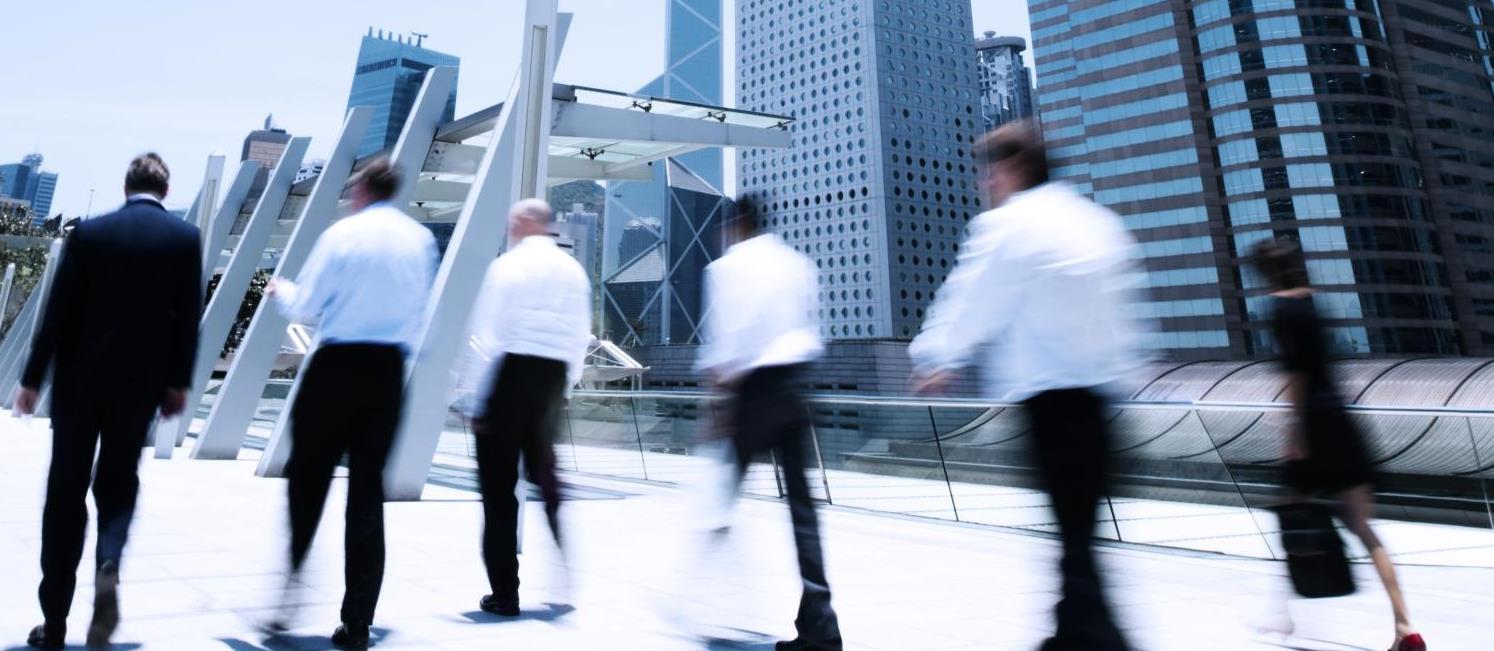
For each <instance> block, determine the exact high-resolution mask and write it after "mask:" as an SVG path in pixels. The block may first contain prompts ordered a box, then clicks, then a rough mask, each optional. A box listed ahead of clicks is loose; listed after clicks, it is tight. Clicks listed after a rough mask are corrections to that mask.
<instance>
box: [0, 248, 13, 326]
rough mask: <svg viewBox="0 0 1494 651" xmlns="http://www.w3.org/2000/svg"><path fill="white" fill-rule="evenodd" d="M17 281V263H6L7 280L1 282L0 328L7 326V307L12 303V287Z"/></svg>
mask: <svg viewBox="0 0 1494 651" xmlns="http://www.w3.org/2000/svg"><path fill="white" fill-rule="evenodd" d="M15 282H16V263H14V262H12V263H10V264H8V265H5V280H4V281H3V282H0V328H3V327H5V308H6V307H8V306H9V305H10V288H11V287H12V286H14V285H15Z"/></svg>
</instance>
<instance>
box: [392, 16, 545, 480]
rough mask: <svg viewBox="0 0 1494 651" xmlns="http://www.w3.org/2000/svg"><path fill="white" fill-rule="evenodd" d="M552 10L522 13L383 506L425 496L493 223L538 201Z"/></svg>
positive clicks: (496, 237)
mask: <svg viewBox="0 0 1494 651" xmlns="http://www.w3.org/2000/svg"><path fill="white" fill-rule="evenodd" d="M556 3H557V0H527V2H526V4H525V12H524V33H523V45H522V47H521V49H520V53H521V57H520V64H519V79H518V80H517V82H516V83H514V85H513V87H512V88H511V89H510V91H509V97H508V99H507V101H505V102H504V103H503V110H502V113H501V115H499V117H498V118H497V122H496V125H495V127H494V131H495V133H494V137H493V139H492V140H491V141H490V144H489V145H488V150H487V153H486V155H485V157H484V158H483V161H482V164H481V165H480V166H479V169H478V173H477V176H476V180H475V182H474V183H473V185H472V192H471V196H470V197H469V198H468V199H467V201H466V203H465V204H464V205H463V206H462V213H461V217H460V218H459V219H458V220H457V225H456V230H455V232H454V233H453V235H452V239H451V244H450V245H449V246H448V247H447V252H446V258H445V259H444V260H442V262H441V268H440V270H439V271H438V272H437V274H436V284H435V287H434V288H433V289H432V291H431V299H430V303H429V306H428V307H427V309H426V324H425V328H424V331H423V332H422V334H421V339H420V343H419V346H418V349H417V352H416V359H417V360H418V363H417V364H415V366H414V369H413V371H412V372H411V374H410V381H409V383H408V385H407V388H406V391H405V411H404V418H403V419H402V422H401V423H400V433H399V434H398V435H397V436H396V437H395V444H394V450H393V453H392V454H391V455H390V458H389V467H388V470H387V471H386V472H385V489H386V493H387V496H388V498H389V499H392V500H417V499H420V495H421V493H422V491H424V489H425V482H426V479H427V476H428V475H429V473H430V466H431V461H432V458H433V457H434V455H435V451H436V444H437V443H438V442H439V440H440V437H441V429H442V423H444V422H445V420H446V415H447V402H446V392H447V390H448V388H449V387H450V384H451V370H452V368H453V367H454V366H455V364H456V361H457V359H458V356H459V354H460V353H461V352H462V347H463V344H464V342H465V341H466V338H465V337H464V336H463V334H464V333H465V331H466V329H467V320H468V318H469V316H470V314H471V308H472V304H473V303H474V302H475V301H476V299H477V294H478V290H479V289H480V288H481V284H482V279H483V276H484V273H483V271H484V270H485V269H486V268H487V266H488V264H489V263H490V262H492V260H493V258H494V256H496V255H497V254H498V252H499V251H500V250H501V249H502V245H503V241H504V235H505V233H506V231H507V228H506V223H505V220H504V219H503V218H502V217H501V216H502V215H506V214H507V213H508V208H509V206H510V205H511V204H512V203H514V202H515V201H516V200H518V199H520V198H523V197H535V196H544V195H543V192H544V190H545V177H546V170H545V166H546V163H547V162H548V158H549V156H548V155H547V152H548V151H549V149H548V147H549V142H548V141H549V129H548V128H546V127H547V126H548V125H549V124H550V111H551V104H552V102H551V101H550V90H551V80H552V79H553V78H554V75H555V60H556V58H557V57H558V56H559V53H560V47H561V42H562V41H563V40H564V31H565V28H566V27H567V26H568V25H569V22H570V21H569V18H570V16H569V15H566V16H564V17H560V16H557V13H556Z"/></svg>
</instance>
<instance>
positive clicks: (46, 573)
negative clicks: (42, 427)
mask: <svg viewBox="0 0 1494 651" xmlns="http://www.w3.org/2000/svg"><path fill="white" fill-rule="evenodd" d="M155 410H156V405H155V404H154V403H151V402H137V403H136V404H121V403H113V404H111V403H109V402H104V403H103V404H101V405H99V406H97V407H95V408H94V409H92V410H90V411H88V412H84V413H74V414H73V415H72V417H71V418H67V419H65V420H63V421H61V422H59V423H58V424H57V425H56V426H55V427H54V429H53V432H52V467H51V471H50V473H49V474H48V476H47V504H46V506H45V507H44V509H43V512H42V557H41V565H42V582H41V587H40V588H39V590H38V591H37V592H38V596H39V597H40V599H41V606H42V615H43V617H45V618H46V621H48V622H63V621H66V620H67V615H68V612H69V611H70V610H71V609H72V603H73V591H74V590H75V589H76V587H77V583H78V563H79V561H81V560H82V558H83V539H84V534H85V531H86V529H87V528H88V506H87V504H86V502H85V500H86V498H87V494H88V487H89V481H90V479H91V480H92V483H93V499H94V503H95V504H96V505H97V506H98V512H99V536H98V543H97V547H96V548H95V553H94V557H95V564H96V566H102V565H103V564H104V563H105V562H106V561H113V562H114V563H115V564H116V566H117V565H118V563H119V562H120V560H121V558H122V556H123V554H124V547H125V542H126V540H127V539H128V537H129V531H130V522H131V520H132V519H133V518H134V515H135V498H136V495H137V494H138V493H139V491H140V477H139V474H138V470H139V466H140V451H141V448H142V447H144V445H145V437H146V432H148V431H149V430H150V424H151V421H152V420H154V419H155ZM95 450H97V453H98V463H97V466H95V463H94V453H95ZM95 569H97V567H96V568H95Z"/></svg>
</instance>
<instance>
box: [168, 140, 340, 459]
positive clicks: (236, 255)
mask: <svg viewBox="0 0 1494 651" xmlns="http://www.w3.org/2000/svg"><path fill="white" fill-rule="evenodd" d="M310 143H311V139H310V138H292V139H291V141H290V145H289V146H287V147H286V148H285V152H284V153H282V154H281V155H280V161H279V162H278V163H276V165H275V171H274V173H273V174H271V175H270V181H269V183H268V184H267V185H266V186H265V192H264V195H262V196H261V197H260V198H259V205H257V206H255V208H254V214H253V215H251V216H250V217H249V223H248V224H246V225H245V226H244V233H243V235H241V236H240V237H239V245H238V247H236V248H235V249H234V252H233V256H232V257H230V258H229V260H228V268H226V269H224V271H223V277H222V278H221V279H220V280H219V281H218V288H217V289H216V290H214V291H213V298H212V299H211V300H210V301H208V306H207V311H206V312H204V313H203V315H202V323H201V325H200V326H199V327H198V342H197V366H196V368H195V369H194V370H193V372H192V386H191V389H190V390H189V392H188V395H187V404H186V409H185V410H184V411H183V412H182V415H181V417H180V418H176V419H174V420H172V421H170V422H169V423H167V424H166V425H165V426H159V425H158V426H157V427H156V436H155V447H156V458H157V459H170V458H171V451H172V449H173V448H174V447H175V446H177V445H181V442H182V441H183V440H185V439H186V437H187V430H188V429H189V428H190V427H191V425H192V418H193V416H194V415H195V414H196V413H197V407H198V405H199V404H200V403H201V402H202V392H203V390H204V389H205V388H206V387H207V382H208V379H209V378H211V377H212V374H213V367H214V366H215V365H217V362H218V355H219V353H220V352H221V351H222V350H223V342H224V341H226V340H227V339H228V331H229V328H231V327H233V321H234V319H235V318H237V317H238V314H239V306H240V305H241V304H242V303H243V300H244V292H245V291H247V290H248V289H249V280H250V278H251V276H253V275H254V271H255V270H256V269H258V268H259V262H260V259H261V258H262V257H263V255H264V248H265V242H267V241H268V240H269V239H270V232H271V231H273V230H274V229H275V223H276V222H277V221H279V220H280V212H281V210H282V209H283V208H284V207H285V199H286V197H287V196H289V195H290V189H291V182H292V181H294V180H295V177H296V172H297V171H298V170H299V169H300V167H301V159H302V158H303V157H305V155H306V147H307V145H309V144H310ZM223 212H224V211H222V210H219V211H218V215H217V217H216V219H217V220H218V221H223V220H224V218H225V216H224V214H223ZM229 223H232V221H231V219H230V220H229Z"/></svg>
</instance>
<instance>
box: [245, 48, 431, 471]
mask: <svg viewBox="0 0 1494 651" xmlns="http://www.w3.org/2000/svg"><path fill="white" fill-rule="evenodd" d="M455 84H456V68H451V67H445V66H443V67H438V68H432V69H431V71H430V72H429V73H427V74H426V75H425V81H424V82H422V83H421V86H420V92H419V93H418V94H417V95H416V96H415V104H414V106H413V107H412V108H411V109H410V117H409V118H408V119H406V121H405V126H404V130H403V131H402V132H401V133H400V136H399V140H398V141H396V142H395V144H394V151H393V152H392V153H391V155H390V160H391V161H392V162H393V163H394V164H395V165H396V166H398V167H399V169H400V171H402V172H403V173H404V175H405V179H406V182H405V184H404V185H403V186H402V187H401V188H400V191H399V195H396V203H395V205H405V203H407V201H408V198H409V193H410V192H411V189H412V186H414V185H415V178H416V176H417V175H418V173H419V171H420V167H421V165H422V163H423V162H424V161H425V160H426V159H427V157H428V156H429V152H430V149H431V143H432V140H433V139H434V138H435V136H436V129H437V127H439V126H440V125H441V117H442V113H443V111H444V109H445V107H446V98H448V97H450V96H451V89H452V87H453V86H454V85H455ZM354 142H355V144H356V142H357V140H356V139H355V140H354ZM401 197H403V199H401ZM282 331H283V329H282ZM275 343H276V344H277V345H278V344H279V343H280V342H279V341H278V340H277V341H276V342H275ZM309 358H310V355H308V356H307V357H305V358H302V361H301V369H300V370H303V371H304V370H305V368H306V360H307V359H309ZM302 377H303V374H302V373H299V372H298V373H296V379H295V381H294V382H292V383H291V389H290V394H289V395H287V396H286V400H285V409H283V410H281V412H280V417H279V418H278V419H277V420H276V421H275V431H274V432H273V433H271V435H270V441H269V443H268V444H267V445H266V446H265V451H264V454H263V455H261V456H260V460H259V465H258V466H257V467H256V468H255V470H254V473H255V474H257V475H259V476H261V477H280V476H283V475H284V474H285V463H286V461H288V460H289V459H290V447H291V446H290V440H289V431H290V430H289V428H290V406H291V405H293V404H295V401H296V396H297V395H298V394H299V393H300V390H301V378H302ZM246 425H247V424H246Z"/></svg>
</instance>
